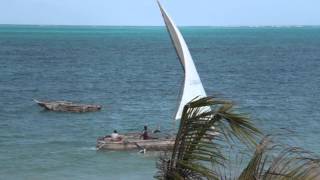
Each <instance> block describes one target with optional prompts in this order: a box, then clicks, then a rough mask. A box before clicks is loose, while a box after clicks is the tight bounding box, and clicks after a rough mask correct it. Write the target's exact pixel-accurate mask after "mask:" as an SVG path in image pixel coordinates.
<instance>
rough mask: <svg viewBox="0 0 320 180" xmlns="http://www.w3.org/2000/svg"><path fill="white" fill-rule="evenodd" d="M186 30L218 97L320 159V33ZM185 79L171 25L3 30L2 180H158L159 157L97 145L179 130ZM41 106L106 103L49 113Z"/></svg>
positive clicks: (312, 29)
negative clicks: (115, 136)
mask: <svg viewBox="0 0 320 180" xmlns="http://www.w3.org/2000/svg"><path fill="white" fill-rule="evenodd" d="M182 32H183V34H184V36H185V39H186V41H187V42H188V44H189V47H190V50H191V53H192V55H193V57H194V60H195V63H196V66H197V68H198V71H199V74H200V77H201V78H202V81H203V84H204V86H205V89H206V90H207V93H208V94H209V95H218V96H220V97H225V98H228V99H232V100H235V101H236V102H237V104H238V105H239V106H240V108H241V110H242V111H244V112H248V113H250V114H251V117H253V119H254V122H255V123H256V124H257V125H258V126H259V127H260V128H262V129H263V130H264V131H265V132H267V133H276V132H280V131H283V129H288V130H289V131H290V132H293V133H291V134H290V135H289V136H285V137H284V138H283V140H284V142H285V143H288V144H293V145H299V146H302V147H304V148H307V149H309V150H312V151H314V152H317V153H320V140H319V137H320V136H319V133H318V130H319V129H320V123H319V121H320V108H319V107H320V96H319V94H320V78H319V77H320V27H299V28H298V27H296V28H294V27H291V28H290V27H287V28H271V27H261V28H246V27H241V28H210V27H203V28H195V27H185V28H182ZM182 73H183V71H182V69H181V66H180V64H179V61H178V60H177V57H176V55H175V52H174V49H173V47H172V45H171V42H170V39H169V37H168V35H167V33H166V31H165V29H164V28H163V27H82V26H78V27H77V26H74V27H72V26H70V27H67V26H4V25H2V26H0V147H1V148H0V179H6V180H10V179H32V180H37V179H39V180H40V179H49V180H50V179H68V180H69V179H71V180H72V179H77V180H78V179H84V180H85V179H92V180H96V179H97V180H98V179H128V178H130V179H131V180H134V179H151V178H152V176H153V175H154V173H155V171H156V168H155V159H156V156H155V155H150V154H149V155H148V154H147V155H141V154H139V153H137V152H129V153H127V152H97V151H96V150H95V148H94V147H95V141H96V137H97V136H101V135H104V134H106V133H110V132H111V131H112V130H113V129H118V130H119V131H120V132H127V131H132V130H134V131H139V130H141V129H142V127H143V125H144V124H148V125H149V126H150V127H156V126H157V125H158V124H160V125H161V128H162V129H172V120H171V119H172V117H173V114H174V111H175V107H176V105H177V99H178V93H179V89H180V85H181V83H182ZM33 98H37V99H40V100H71V101H79V102H84V103H97V104H101V105H103V109H102V111H101V112H96V113H85V114H72V113H55V112H47V111H43V110H41V108H40V107H38V106H37V105H35V104H34V102H33V101H32V99H33Z"/></svg>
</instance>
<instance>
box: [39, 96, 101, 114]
mask: <svg viewBox="0 0 320 180" xmlns="http://www.w3.org/2000/svg"><path fill="white" fill-rule="evenodd" d="M34 102H36V103H37V104H38V105H39V106H41V107H44V108H45V109H46V110H50V111H60V112H78V113H80V112H94V111H99V110H100V109H101V106H100V105H88V104H75V103H72V102H68V101H50V102H45V101H38V100H36V99H34Z"/></svg>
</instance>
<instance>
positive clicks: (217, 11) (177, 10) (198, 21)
mask: <svg viewBox="0 0 320 180" xmlns="http://www.w3.org/2000/svg"><path fill="white" fill-rule="evenodd" d="M161 2H162V4H163V6H164V7H165V9H166V10H167V11H168V12H169V14H170V15H171V16H172V18H173V19H174V20H175V22H176V23H177V24H178V25H185V26H186V25H193V26H198V25H204V26H205V25H208V26H241V25H247V26H261V25H320V0H162V1H161ZM0 24H55V25H163V21H162V19H161V15H160V11H159V9H158V7H157V5H156V1H155V0H0Z"/></svg>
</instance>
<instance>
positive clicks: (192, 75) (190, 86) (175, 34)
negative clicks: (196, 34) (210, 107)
mask: <svg viewBox="0 0 320 180" xmlns="http://www.w3.org/2000/svg"><path fill="white" fill-rule="evenodd" d="M158 4H159V7H160V10H161V13H162V16H163V19H164V22H165V24H166V27H167V30H168V32H169V34H170V37H171V40H172V43H173V46H174V47H175V49H176V52H177V55H178V57H179V59H180V62H181V64H182V67H183V69H184V85H183V92H182V95H181V101H180V104H179V107H178V109H177V113H176V116H175V119H176V120H179V119H181V115H182V111H183V107H184V106H185V105H186V104H187V103H188V102H189V101H191V100H192V99H194V98H196V97H206V92H205V90H204V88H203V86H202V83H201V80H200V77H199V74H198V72H197V69H196V67H195V65H194V62H193V60H192V57H191V54H190V52H189V49H188V46H187V44H186V42H185V40H184V39H183V37H182V35H181V33H180V31H179V29H178V28H177V26H176V25H175V24H174V22H173V21H172V19H171V18H170V17H169V16H168V14H167V13H166V11H165V10H164V9H163V7H162V6H161V4H160V2H159V1H158Z"/></svg>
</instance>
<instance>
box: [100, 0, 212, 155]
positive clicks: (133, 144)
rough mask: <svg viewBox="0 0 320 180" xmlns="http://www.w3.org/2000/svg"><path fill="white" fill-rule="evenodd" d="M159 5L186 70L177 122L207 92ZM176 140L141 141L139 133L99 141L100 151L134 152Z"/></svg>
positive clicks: (160, 147)
mask: <svg viewBox="0 0 320 180" xmlns="http://www.w3.org/2000/svg"><path fill="white" fill-rule="evenodd" d="M158 5H159V8H160V11H161V14H162V16H163V19H164V22H165V25H166V27H167V30H168V33H169V35H170V38H171V40H172V43H173V46H174V47H175V49H176V53H177V55H178V58H179V60H180V62H181V64H182V67H183V70H184V84H183V87H182V88H183V91H182V95H181V97H180V104H179V107H178V109H177V112H176V115H175V117H174V119H175V120H179V119H181V115H182V111H183V107H184V106H185V105H186V104H187V103H188V102H190V101H191V100H193V99H195V98H197V97H205V96H206V92H205V90H204V88H203V85H202V82H201V80H200V77H199V74H198V72H197V69H196V67H195V65H194V62H193V59H192V56H191V54H190V51H189V49H188V46H187V44H186V42H185V40H184V39H183V36H182V34H181V33H180V31H179V29H178V28H177V26H176V25H175V24H174V22H173V21H172V19H171V18H170V16H169V15H168V14H167V12H166V11H165V10H164V8H163V7H162V5H161V4H160V2H159V1H158ZM174 142H175V138H174V137H170V136H165V137H159V138H152V139H148V140H141V139H140V134H139V133H130V134H125V135H124V136H123V139H122V140H121V141H117V142H115V141H112V139H111V138H110V137H102V138H99V139H98V140H97V148H98V149H106V150H132V149H138V150H141V149H148V150H163V149H171V148H172V147H173V145H174Z"/></svg>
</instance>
